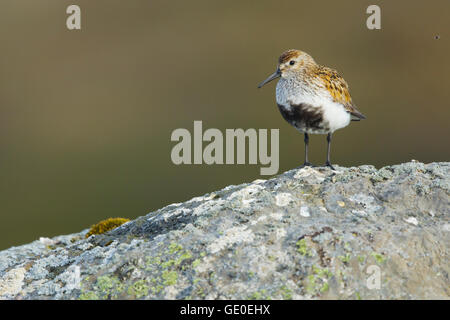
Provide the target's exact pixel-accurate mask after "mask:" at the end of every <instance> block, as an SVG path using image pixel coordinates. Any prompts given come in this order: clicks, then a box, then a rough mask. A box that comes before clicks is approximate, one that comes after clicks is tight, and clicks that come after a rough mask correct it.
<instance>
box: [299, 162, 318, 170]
mask: <svg viewBox="0 0 450 320" xmlns="http://www.w3.org/2000/svg"><path fill="white" fill-rule="evenodd" d="M305 167H312V168H314V167H315V165H314V164H312V163H311V162H309V161H305V163H304V164H302V165H301V166H300V167H298V168H297V169H302V168H305Z"/></svg>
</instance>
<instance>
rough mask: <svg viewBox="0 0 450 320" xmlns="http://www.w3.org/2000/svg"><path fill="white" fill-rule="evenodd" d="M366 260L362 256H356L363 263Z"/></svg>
mask: <svg viewBox="0 0 450 320" xmlns="http://www.w3.org/2000/svg"><path fill="white" fill-rule="evenodd" d="M365 260H366V258H365V257H364V256H358V261H359V262H360V263H363V262H364V261H365Z"/></svg>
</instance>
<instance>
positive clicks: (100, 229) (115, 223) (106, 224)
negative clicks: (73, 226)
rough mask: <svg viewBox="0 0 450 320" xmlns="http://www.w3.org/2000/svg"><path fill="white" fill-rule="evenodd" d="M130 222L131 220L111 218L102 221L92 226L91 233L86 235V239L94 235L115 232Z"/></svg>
mask: <svg viewBox="0 0 450 320" xmlns="http://www.w3.org/2000/svg"><path fill="white" fill-rule="evenodd" d="M128 221H130V219H125V218H109V219H106V220H102V221H100V222H99V223H97V224H94V225H93V226H91V228H90V229H89V232H88V233H87V234H86V238H89V237H90V236H91V235H93V234H102V233H105V232H107V231H110V230H113V229H115V228H117V227H119V226H121V225H122V224H124V223H125V222H128Z"/></svg>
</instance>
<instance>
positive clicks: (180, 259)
mask: <svg viewBox="0 0 450 320" xmlns="http://www.w3.org/2000/svg"><path fill="white" fill-rule="evenodd" d="M190 258H192V253H191V252H190V251H185V252H183V253H182V254H181V255H180V256H179V257H178V259H177V260H176V261H175V265H176V266H177V265H180V264H181V263H182V262H183V261H184V260H186V259H190Z"/></svg>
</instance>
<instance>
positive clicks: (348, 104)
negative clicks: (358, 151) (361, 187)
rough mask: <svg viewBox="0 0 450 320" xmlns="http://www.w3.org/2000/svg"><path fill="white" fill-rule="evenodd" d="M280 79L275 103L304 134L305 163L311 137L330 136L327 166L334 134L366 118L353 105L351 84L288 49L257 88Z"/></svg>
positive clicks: (331, 70) (306, 162)
mask: <svg viewBox="0 0 450 320" xmlns="http://www.w3.org/2000/svg"><path fill="white" fill-rule="evenodd" d="M277 78H280V80H279V81H278V83H277V88H276V100H277V105H278V108H279V109H280V112H281V115H282V116H283V118H284V119H285V120H286V121H287V122H289V123H290V124H291V125H292V126H294V127H295V128H296V129H297V130H298V131H300V132H301V133H304V135H305V139H304V140H305V163H304V164H303V166H302V167H304V166H312V164H311V163H310V162H309V159H308V142H309V136H308V135H309V134H326V135H327V142H328V145H327V161H326V163H325V165H326V166H328V167H330V168H331V169H333V170H334V168H333V166H332V165H331V162H330V146H331V135H332V134H333V132H334V131H336V130H337V129H340V128H344V127H346V126H347V125H348V124H349V123H350V121H359V120H362V119H365V118H366V117H365V116H364V115H363V114H362V113H361V112H359V111H358V110H357V109H356V107H355V105H354V104H353V102H352V98H351V97H350V93H349V91H348V85H347V83H346V82H345V80H344V79H343V78H342V77H341V76H340V75H339V74H338V73H337V72H336V71H335V70H333V69H330V68H327V67H323V66H320V65H318V64H317V63H316V62H315V61H314V59H313V58H312V57H311V56H310V55H309V54H307V53H305V52H302V51H300V50H294V49H291V50H287V51H285V52H283V54H282V55H281V56H280V58H279V59H278V66H277V71H275V72H274V73H273V74H271V75H270V76H269V77H268V78H267V79H266V80H264V81H263V82H261V83H260V84H259V86H258V88H261V87H262V86H263V85H265V84H266V83H268V82H270V81H272V80H274V79H277Z"/></svg>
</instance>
